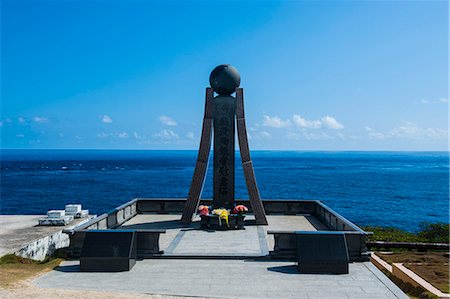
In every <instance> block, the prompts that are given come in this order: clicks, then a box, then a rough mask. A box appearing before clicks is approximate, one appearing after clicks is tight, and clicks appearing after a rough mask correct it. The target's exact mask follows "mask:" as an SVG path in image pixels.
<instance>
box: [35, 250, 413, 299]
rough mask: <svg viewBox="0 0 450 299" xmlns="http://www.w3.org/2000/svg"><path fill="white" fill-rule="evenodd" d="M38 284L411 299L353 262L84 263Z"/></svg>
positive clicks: (152, 291) (381, 276)
mask: <svg viewBox="0 0 450 299" xmlns="http://www.w3.org/2000/svg"><path fill="white" fill-rule="evenodd" d="M33 283H34V284H35V285H36V286H37V287H40V288H61V289H78V290H79V289H83V290H95V291H106V290H107V291H117V292H130V293H147V294H162V295H175V296H203V297H213V298H308V299H311V298H339V299H343V298H345V299H353V298H358V299H360V298H402V299H407V298H408V297H407V296H406V295H405V294H404V293H403V292H402V291H401V290H400V289H399V288H398V287H397V286H395V285H394V284H393V283H392V282H391V281H390V280H389V279H387V278H386V276H384V274H383V273H381V272H380V271H379V270H378V269H377V268H375V267H374V266H373V265H372V264H371V263H370V262H365V263H351V264H350V273H349V274H345V275H314V274H299V273H298V272H297V271H296V267H295V264H294V263H292V262H284V261H268V260H258V259H248V260H214V259H205V260H192V259H151V260H142V261H138V262H137V264H136V265H135V267H134V268H133V269H132V270H131V271H129V272H118V273H82V272H79V263H78V261H70V262H64V263H63V264H62V265H61V266H60V267H59V268H57V269H56V270H54V271H51V272H49V273H47V274H44V275H43V276H41V277H39V278H37V279H35V280H34V282H33Z"/></svg>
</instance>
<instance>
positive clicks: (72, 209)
mask: <svg viewBox="0 0 450 299" xmlns="http://www.w3.org/2000/svg"><path fill="white" fill-rule="evenodd" d="M66 215H71V216H73V217H74V218H84V217H87V216H88V215H89V210H82V209H81V205H80V204H68V205H66Z"/></svg>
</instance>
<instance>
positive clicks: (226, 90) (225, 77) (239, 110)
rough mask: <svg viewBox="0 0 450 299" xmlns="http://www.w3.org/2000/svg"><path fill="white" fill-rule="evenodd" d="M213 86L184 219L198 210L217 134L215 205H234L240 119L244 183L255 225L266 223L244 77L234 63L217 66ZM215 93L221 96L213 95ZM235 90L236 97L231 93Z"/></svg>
mask: <svg viewBox="0 0 450 299" xmlns="http://www.w3.org/2000/svg"><path fill="white" fill-rule="evenodd" d="M209 82H210V84H211V88H207V89H206V103H205V116H204V118H203V128H202V136H201V139H200V147H199V152H198V158H197V163H196V165H195V170H194V176H193V178H192V183H191V188H190V189H189V195H188V198H187V200H186V204H185V207H184V209H183V216H182V218H181V221H182V222H183V223H186V224H188V223H191V222H192V216H193V215H194V214H195V212H196V211H197V208H198V205H199V203H200V197H201V193H202V190H203V186H204V183H205V176H206V170H207V168H208V161H209V152H210V149H211V135H213V136H214V165H213V166H214V168H213V207H214V208H226V209H232V208H233V207H234V202H235V198H234V169H235V167H234V166H235V165H234V164H235V162H234V161H235V131H236V130H235V127H236V122H237V131H238V140H239V149H240V154H241V161H242V168H243V170H244V177H245V182H246V185H247V190H248V193H249V197H250V204H251V210H252V212H253V214H254V215H255V220H256V224H259V225H267V218H266V213H265V211H264V206H263V204H262V201H261V198H260V195H259V190H258V186H257V184H256V179H255V172H254V171H253V164H252V161H251V159H250V150H249V147H248V138H247V130H246V126H245V116H244V96H243V94H244V93H243V89H242V88H239V85H240V82H241V77H240V75H239V73H238V71H237V70H236V69H235V68H234V67H232V66H231V65H226V64H222V65H219V66H218V67H216V68H215V69H214V70H213V71H212V72H211V76H210V77H209ZM214 92H215V93H217V94H218V96H216V97H214ZM233 93H236V97H233V96H231V94H233Z"/></svg>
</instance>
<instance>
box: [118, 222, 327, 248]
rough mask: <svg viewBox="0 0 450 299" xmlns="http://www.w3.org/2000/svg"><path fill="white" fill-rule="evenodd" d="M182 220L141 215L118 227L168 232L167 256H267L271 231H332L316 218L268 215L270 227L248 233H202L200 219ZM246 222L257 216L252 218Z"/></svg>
mask: <svg viewBox="0 0 450 299" xmlns="http://www.w3.org/2000/svg"><path fill="white" fill-rule="evenodd" d="M180 219H181V215H180V214H165V215H164V214H138V215H136V216H135V217H133V218H131V219H130V220H128V221H127V222H125V223H123V224H122V225H121V226H119V227H118V228H120V229H165V230H166V233H165V234H162V235H161V236H160V249H161V250H164V251H165V252H166V254H167V255H175V254H177V255H189V254H191V255H205V256H213V255H222V256H229V255H230V254H234V255H241V256H255V255H265V254H267V253H268V251H269V250H273V247H274V237H273V235H267V233H266V232H267V230H302V231H316V230H328V229H327V228H326V226H324V225H323V224H322V223H321V222H320V221H319V220H318V219H317V218H315V217H314V216H312V215H268V216H267V221H268V223H269V225H267V226H255V225H246V226H245V230H234V231H215V232H213V231H209V232H207V231H204V230H200V219H199V217H195V218H194V220H193V223H192V224H191V225H190V226H189V227H186V226H185V225H183V224H182V223H181V222H180ZM246 220H247V221H252V220H254V217H253V216H252V215H249V216H247V217H246ZM264 253H265V254H264Z"/></svg>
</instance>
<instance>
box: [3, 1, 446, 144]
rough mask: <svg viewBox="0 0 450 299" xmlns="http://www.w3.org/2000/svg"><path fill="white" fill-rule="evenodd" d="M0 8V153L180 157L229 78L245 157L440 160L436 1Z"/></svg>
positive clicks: (442, 20)
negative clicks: (137, 152) (237, 83)
mask: <svg viewBox="0 0 450 299" xmlns="http://www.w3.org/2000/svg"><path fill="white" fill-rule="evenodd" d="M1 5H2V7H1V13H2V18H1V34H2V35H1V41H2V42H1V58H2V59H1V60H2V64H1V71H2V72H1V76H2V77H1V79H2V80H1V83H2V86H1V87H2V88H1V103H2V107H1V118H0V119H1V122H0V129H1V141H2V148H46V149H49V148H57V149H59V148H87V149H90V148H92V149H196V148H197V147H198V143H199V138H200V132H201V122H202V117H203V107H204V94H205V87H207V86H208V78H209V73H210V71H211V70H212V69H213V68H214V67H215V66H216V65H218V64H222V63H230V64H232V65H234V66H235V67H236V68H237V69H238V70H239V71H240V73H241V86H242V87H243V88H244V92H245V105H246V117H247V127H248V130H249V135H250V146H251V148H253V149H277V150H447V145H448V4H447V2H446V1H281V2H280V1H246V2H242V1H227V2H222V1H208V2H206V1H125V0H122V1H101V0H97V1H39V0H38V1H21V0H15V1H11V0H3V1H2V2H1Z"/></svg>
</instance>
